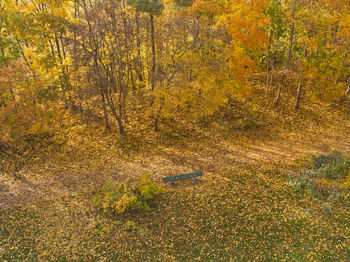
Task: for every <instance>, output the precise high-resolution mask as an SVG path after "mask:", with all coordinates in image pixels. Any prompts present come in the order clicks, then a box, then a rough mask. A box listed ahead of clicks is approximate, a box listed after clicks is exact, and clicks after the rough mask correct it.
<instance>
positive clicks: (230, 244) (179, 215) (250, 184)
mask: <svg viewBox="0 0 350 262" xmlns="http://www.w3.org/2000/svg"><path fill="white" fill-rule="evenodd" d="M284 173H285V170H281V169H278V170H277V169H273V170H264V169H259V168H258V167H256V168H255V167H253V168H249V169H240V170H236V169H235V170H226V171H217V172H216V174H215V176H212V177H211V179H208V180H205V181H204V182H203V183H199V184H196V185H192V186H184V187H182V186H178V187H173V188H169V190H168V191H167V192H165V193H164V194H161V195H159V197H157V198H155V199H154V201H155V202H156V203H155V205H154V208H153V209H151V210H150V211H149V212H144V211H139V212H126V213H122V214H121V215H120V216H118V217H116V216H108V215H105V214H104V213H103V214H101V213H99V212H96V210H95V208H94V206H93V205H92V201H91V200H92V199H93V198H94V196H95V194H92V193H90V194H81V195H75V196H71V197H64V198H61V199H56V200H51V201H45V202H40V203H37V204H33V205H28V206H26V207H17V208H13V209H8V210H3V211H1V213H0V221H1V231H0V232H1V235H0V260H1V261H3V260H8V261H20V260H24V261H36V260H45V261H101V260H107V261H230V260H233V261H252V260H256V261H266V260H268V261H270V260H274V261H341V260H346V259H347V258H348V257H349V256H350V249H349V246H350V240H349V237H348V236H349V235H350V212H349V211H350V207H349V205H348V204H346V202H343V201H341V200H339V201H336V202H332V203H329V205H330V208H332V210H333V212H327V211H326V210H325V209H324V208H323V201H320V200H319V199H318V198H301V197H299V195H298V193H296V192H295V191H294V190H293V188H292V187H290V186H288V185H287V184H286V177H285V176H284V175H283V174H284ZM208 176H209V175H208Z"/></svg>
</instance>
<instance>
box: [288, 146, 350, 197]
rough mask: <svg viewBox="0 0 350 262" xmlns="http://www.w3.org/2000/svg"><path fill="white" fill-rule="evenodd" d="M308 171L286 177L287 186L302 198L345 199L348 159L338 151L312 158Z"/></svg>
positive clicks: (349, 184)
mask: <svg viewBox="0 0 350 262" xmlns="http://www.w3.org/2000/svg"><path fill="white" fill-rule="evenodd" d="M311 163H312V164H311V165H310V166H308V169H300V170H298V171H297V173H293V174H291V175H289V177H288V184H289V185H290V186H291V187H292V188H293V190H294V192H295V193H297V194H298V195H301V196H302V197H305V196H306V195H307V194H309V195H313V196H314V197H316V198H318V199H321V200H330V201H333V200H335V199H338V198H345V197H346V196H347V195H349V189H350V157H349V156H347V155H346V154H344V153H342V152H339V151H332V152H331V153H329V154H328V155H318V156H315V155H313V156H312V161H311Z"/></svg>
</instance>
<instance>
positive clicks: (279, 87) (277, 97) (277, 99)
mask: <svg viewBox="0 0 350 262" xmlns="http://www.w3.org/2000/svg"><path fill="white" fill-rule="evenodd" d="M281 86H282V85H281V83H280V84H279V85H278V92H277V96H276V100H275V106H278V104H279V101H280V97H281V91H282V87H281Z"/></svg>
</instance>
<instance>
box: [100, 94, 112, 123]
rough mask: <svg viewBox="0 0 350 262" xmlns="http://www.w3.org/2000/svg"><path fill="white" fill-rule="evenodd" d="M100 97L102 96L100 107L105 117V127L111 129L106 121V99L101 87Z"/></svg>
mask: <svg viewBox="0 0 350 262" xmlns="http://www.w3.org/2000/svg"><path fill="white" fill-rule="evenodd" d="M101 98H102V107H103V114H104V118H105V123H106V129H111V127H110V125H109V122H108V112H107V107H106V99H105V95H104V93H103V91H102V89H101Z"/></svg>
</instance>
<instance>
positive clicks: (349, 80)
mask: <svg viewBox="0 0 350 262" xmlns="http://www.w3.org/2000/svg"><path fill="white" fill-rule="evenodd" d="M345 93H346V94H347V95H350V76H349V78H348V88H347V89H346V91H345Z"/></svg>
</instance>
